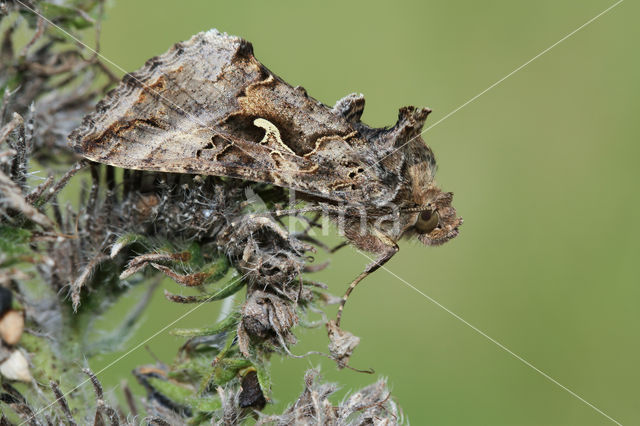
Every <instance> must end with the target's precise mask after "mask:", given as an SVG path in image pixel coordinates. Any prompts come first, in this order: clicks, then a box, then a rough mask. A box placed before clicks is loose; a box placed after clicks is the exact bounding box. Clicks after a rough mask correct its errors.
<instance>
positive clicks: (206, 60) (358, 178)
mask: <svg viewBox="0 0 640 426" xmlns="http://www.w3.org/2000/svg"><path fill="white" fill-rule="evenodd" d="M359 106H360V109H361V105H359ZM337 107H338V106H336V108H337ZM352 112H353V111H337V110H336V109H331V108H329V107H327V106H326V105H324V104H322V103H321V102H319V101H317V100H315V99H313V98H311V97H309V96H308V95H307V94H306V92H305V91H304V89H302V88H294V87H291V86H290V85H288V84H287V83H285V82H284V81H282V80H281V79H279V78H278V77H277V76H275V75H274V74H272V73H271V72H270V71H269V70H267V69H266V68H265V67H264V66H263V65H262V64H261V63H260V62H258V60H257V59H256V58H255V57H254V56H253V51H252V47H251V44H250V43H249V42H247V41H245V40H242V39H240V38H237V37H231V36H228V35H226V34H221V33H219V32H217V31H216V30H211V31H208V32H204V33H200V34H197V35H195V36H194V37H192V38H191V39H190V40H188V41H186V42H183V43H178V44H176V45H175V46H174V47H173V48H172V49H170V50H169V51H168V52H167V53H165V54H164V55H162V56H159V57H156V58H152V59H150V60H149V61H147V63H146V64H145V66H144V67H143V68H142V69H141V70H140V71H138V72H136V73H133V74H129V75H127V76H125V78H124V79H123V81H122V83H121V84H120V85H119V86H118V87H117V88H115V89H114V90H113V91H111V92H110V93H109V94H108V95H107V96H106V97H105V99H104V100H103V101H101V102H100V103H99V104H98V105H97V107H96V111H95V112H94V113H93V114H91V115H89V116H87V117H86V118H85V120H84V122H83V124H82V126H81V127H79V128H78V129H77V130H75V131H74V132H73V133H72V134H71V136H70V138H71V140H72V141H73V143H74V147H75V150H76V151H77V152H79V153H80V154H82V155H83V156H85V157H86V158H88V159H91V160H94V161H97V162H101V163H106V164H110V165H114V166H118V167H125V168H131V169H143V170H150V171H163V172H177V173H194V174H209V175H220V176H230V177H236V178H242V179H247V180H252V181H261V182H268V183H273V184H276V185H279V186H284V187H289V188H292V189H295V190H297V191H301V192H304V193H307V194H310V195H312V196H316V197H321V198H323V199H327V200H334V201H347V200H351V201H352V200H364V199H366V198H367V197H369V196H371V195H373V196H375V194H376V193H377V192H382V191H384V189H385V187H384V184H383V182H381V181H380V178H379V176H378V174H377V173H376V170H377V169H376V168H370V167H369V166H370V164H371V163H373V160H372V159H375V156H374V155H373V153H372V151H374V148H373V147H371V146H370V144H368V143H367V141H366V139H364V138H363V137H362V135H361V134H360V133H359V131H358V130H357V129H356V126H355V125H354V120H348V119H347V118H348V117H349V114H351V113H352ZM360 113H361V111H360ZM357 119H359V114H358V115H357Z"/></svg>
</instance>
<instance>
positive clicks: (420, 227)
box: [415, 210, 440, 234]
mask: <svg viewBox="0 0 640 426" xmlns="http://www.w3.org/2000/svg"><path fill="white" fill-rule="evenodd" d="M438 222H440V217H439V216H438V212H432V211H431V210H425V211H423V212H422V213H420V216H419V217H418V220H417V221H416V225H415V227H416V230H417V231H418V232H420V233H421V234H427V233H429V232H431V231H433V230H434V229H435V227H436V226H438Z"/></svg>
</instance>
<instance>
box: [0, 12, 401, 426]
mask: <svg viewBox="0 0 640 426" xmlns="http://www.w3.org/2000/svg"><path fill="white" fill-rule="evenodd" d="M102 9H103V3H102V1H100V0H68V1H57V2H45V1H34V0H31V1H26V0H25V1H1V2H0V14H1V21H0V33H1V37H2V42H1V43H2V44H1V46H0V58H1V61H0V89H1V103H0V337H1V341H0V376H1V378H2V388H3V391H2V393H0V405H1V406H2V417H1V419H0V423H1V424H18V423H19V424H31V425H39V424H59V423H66V424H95V425H103V424H138V422H139V421H140V420H141V419H145V421H146V422H147V424H171V425H173V424H185V423H190V424H199V423H203V422H212V423H213V424H224V425H232V424H239V423H242V422H243V421H244V420H246V419H248V418H255V419H257V421H258V423H259V424H291V423H304V424H336V425H338V424H396V423H399V422H401V417H400V415H399V412H398V409H397V407H396V405H395V403H394V402H393V401H392V399H391V397H390V395H389V393H388V390H387V389H386V386H385V384H384V382H378V383H376V384H374V385H372V386H369V387H367V388H365V389H362V390H361V391H358V392H356V393H354V394H352V395H351V396H350V397H348V398H347V399H345V400H344V401H343V402H342V403H341V404H339V405H338V406H334V405H332V403H331V402H329V400H328V397H329V395H330V394H331V393H332V392H334V391H335V389H336V388H335V386H333V385H323V384H320V383H319V381H318V379H317V372H314V371H310V372H308V373H307V376H306V377H305V389H304V392H303V393H302V395H301V396H300V398H299V399H298V400H297V401H296V402H295V403H294V404H293V405H292V406H291V407H290V408H289V409H287V410H286V411H285V412H284V413H282V414H281V415H272V416H265V415H262V414H259V411H260V410H262V409H263V408H264V406H265V405H266V404H267V403H268V402H269V401H270V400H271V399H272V396H271V390H270V382H271V373H270V371H269V360H270V357H271V356H272V355H273V354H274V353H280V354H283V355H285V356H286V355H287V354H290V349H289V348H290V347H291V346H292V345H294V344H295V343H296V338H295V335H294V330H295V327H296V326H298V325H301V324H304V325H311V326H313V325H319V324H323V323H326V318H325V316H324V314H323V311H322V309H323V307H324V306H326V305H327V304H329V303H336V302H339V300H340V299H338V298H335V297H333V296H332V295H331V294H329V293H328V292H327V287H326V286H325V285H324V284H322V283H317V282H314V281H312V280H309V279H307V278H306V275H304V274H305V273H306V272H310V271H313V270H317V269H318V268H319V267H318V266H315V265H310V264H309V262H310V260H311V255H312V254H313V253H314V252H316V251H317V250H325V249H326V247H325V246H324V245H323V244H322V243H320V242H319V241H317V240H315V239H314V238H313V236H312V235H311V232H310V231H311V230H312V229H314V228H315V227H318V226H320V224H319V222H318V216H313V217H309V216H306V215H303V214H302V213H300V212H301V211H302V210H301V211H300V212H291V214H290V216H292V217H295V218H296V219H297V220H298V221H300V222H302V223H304V224H305V226H303V227H302V229H300V230H298V231H296V232H292V231H290V230H288V229H287V227H285V226H284V223H283V222H282V219H281V218H280V217H272V216H270V215H268V214H265V212H269V211H272V210H281V209H286V208H289V207H290V206H289V194H288V192H287V191H286V190H284V189H282V188H279V187H276V186H272V185H266V184H257V183H250V182H247V181H243V180H238V179H227V178H219V177H203V176H198V175H187V174H168V173H150V172H139V171H130V170H117V169H115V168H113V167H110V166H101V165H98V164H95V163H91V162H87V161H85V160H82V159H80V158H78V157H76V156H75V155H74V154H73V152H72V151H71V150H70V149H69V147H68V145H67V139H66V138H67V135H68V134H69V132H70V131H71V130H72V129H73V128H75V127H77V126H78V125H79V123H80V122H81V119H82V117H83V116H84V115H85V114H86V113H87V112H88V111H89V110H90V109H91V108H92V107H93V106H94V105H95V103H96V102H97V100H98V98H100V97H101V96H102V95H103V94H104V93H105V92H106V90H107V89H108V88H109V87H110V86H111V85H112V84H113V83H115V82H116V78H115V76H114V75H113V74H112V73H111V72H110V71H109V69H108V68H107V67H106V66H104V64H102V63H101V62H100V60H99V58H98V56H97V55H96V54H95V53H94V52H93V51H90V50H88V49H86V48H85V47H84V45H81V44H78V43H75V42H73V41H71V40H69V39H68V38H66V37H64V36H63V35H62V33H60V32H59V31H58V29H57V28H55V27H54V26H53V25H52V23H53V24H55V26H59V27H61V28H63V29H64V30H65V31H68V32H70V33H72V34H73V35H74V36H75V37H78V38H81V37H82V35H83V34H84V33H86V31H96V33H97V37H96V38H97V39H99V31H100V20H101V19H102ZM18 31H26V32H28V33H29V34H30V35H31V38H30V39H29V40H27V41H26V42H25V43H23V44H21V45H16V42H15V40H16V36H15V35H16V33H17V32H18ZM42 169H44V170H47V173H48V175H47V178H45V179H42V180H40V181H39V180H38V178H37V177H36V175H35V174H34V173H33V171H34V170H42ZM68 185H69V186H70V187H73V188H79V191H78V192H79V197H78V202H77V203H76V204H74V203H71V202H70V201H67V200H68V196H65V195H64V189H65V188H68V187H69V186H68ZM258 201H259V202H258ZM321 267H322V266H321ZM162 277H169V278H171V279H172V280H173V281H174V282H175V283H177V284H178V285H180V286H183V287H191V288H195V289H197V290H199V292H198V294H197V295H195V296H194V295H189V296H183V295H180V294H177V293H175V292H174V290H171V291H170V290H165V295H166V297H167V299H168V300H169V301H172V302H176V303H184V304H194V303H197V304H200V303H208V302H214V301H220V300H223V299H227V300H230V299H229V298H231V297H233V296H234V295H235V294H236V293H238V292H240V291H242V290H244V289H246V297H245V301H244V303H243V304H242V306H241V307H240V309H238V310H233V309H231V310H228V311H226V312H224V310H223V312H224V315H223V316H221V317H220V318H219V320H218V321H217V322H215V323H214V324H205V325H204V326H203V327H201V328H197V329H176V330H173V331H172V333H173V334H175V335H177V336H182V337H184V338H186V341H185V343H184V344H183V345H182V346H181V347H180V348H177V355H176V358H175V360H173V361H172V362H167V363H166V364H163V363H157V364H155V365H147V366H140V367H139V368H137V369H136V370H135V371H134V376H135V378H136V379H137V380H138V381H139V382H140V383H141V384H142V385H143V387H144V388H145V389H146V391H147V394H146V397H145V398H141V396H136V395H132V394H131V391H130V390H129V389H128V387H126V386H125V387H124V389H123V391H124V394H125V397H126V401H127V404H126V406H121V405H119V404H116V403H114V402H113V401H109V398H111V396H110V395H105V394H104V392H103V390H102V386H101V384H100V381H99V380H98V377H96V375H95V374H94V373H93V372H91V371H90V370H89V369H88V368H84V369H83V368H82V367H81V365H82V364H86V360H87V359H89V358H90V357H92V356H94V355H97V354H99V353H108V352H111V351H115V350H117V349H119V348H121V347H123V346H124V345H125V344H126V343H127V339H128V337H129V336H130V335H131V334H132V331H133V330H134V328H135V326H136V325H137V323H138V321H139V319H140V317H141V314H142V312H143V310H144V308H145V307H146V305H147V304H148V302H149V300H150V296H151V294H152V292H153V291H154V289H155V288H156V287H157V286H158V284H159V282H160V279H159V278H162ZM131 286H144V287H146V293H145V294H146V295H145V296H144V297H143V298H141V300H140V301H139V302H138V304H137V305H136V307H135V308H134V309H132V310H131V312H130V313H129V315H128V316H127V317H126V318H124V320H123V321H122V323H121V324H119V325H117V326H114V327H113V330H112V332H111V333H110V334H108V335H101V336H100V337H99V338H98V339H96V338H95V335H96V333H94V332H93V331H94V328H93V327H94V323H95V322H96V320H97V319H98V318H100V317H101V316H102V315H103V314H104V313H105V312H107V311H108V309H109V307H110V306H111V305H112V304H113V303H114V302H115V301H117V300H118V299H119V297H121V296H122V295H124V294H125V293H126V292H127V291H128V289H129V288H130V287H131ZM309 314H317V315H319V316H320V318H322V319H321V320H320V321H313V320H312V319H311V318H307V316H308V315H309ZM327 326H328V328H329V331H330V336H332V341H331V348H330V349H331V350H330V352H331V355H330V356H331V357H332V358H333V359H335V360H336V361H337V362H338V365H339V366H340V367H344V366H346V365H347V362H348V358H349V356H350V354H351V352H352V351H353V349H354V348H355V345H357V341H358V339H357V337H355V336H353V335H351V334H350V333H348V332H346V331H344V330H340V329H338V328H337V327H335V323H328V325H327ZM88 382H90V383H91V384H92V386H81V385H82V384H83V383H88ZM141 403H142V404H141Z"/></svg>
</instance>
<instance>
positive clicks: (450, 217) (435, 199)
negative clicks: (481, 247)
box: [412, 188, 462, 246]
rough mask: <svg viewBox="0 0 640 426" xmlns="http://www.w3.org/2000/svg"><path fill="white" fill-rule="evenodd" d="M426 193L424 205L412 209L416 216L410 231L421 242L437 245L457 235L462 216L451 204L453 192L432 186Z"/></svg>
mask: <svg viewBox="0 0 640 426" xmlns="http://www.w3.org/2000/svg"><path fill="white" fill-rule="evenodd" d="M427 195H428V196H429V198H428V201H427V202H426V204H425V205H423V206H420V207H418V208H416V209H412V210H413V211H414V212H415V217H416V219H415V223H414V225H413V229H412V231H413V233H415V235H416V236H417V237H418V239H419V240H420V241H421V242H422V243H424V244H426V245H428V246H438V245H440V244H443V243H445V242H447V241H449V240H450V239H452V238H454V237H456V236H457V235H458V232H459V231H458V228H459V227H460V225H462V218H461V217H458V216H456V209H455V208H454V207H453V206H452V205H451V201H452V199H453V193H451V192H442V191H440V190H439V189H437V188H432V189H429V190H428V191H427Z"/></svg>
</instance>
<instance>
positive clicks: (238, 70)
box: [70, 30, 462, 321]
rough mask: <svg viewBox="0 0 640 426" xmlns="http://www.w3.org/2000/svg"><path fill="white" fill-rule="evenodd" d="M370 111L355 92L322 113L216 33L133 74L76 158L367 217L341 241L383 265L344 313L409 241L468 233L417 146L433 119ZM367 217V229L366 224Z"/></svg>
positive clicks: (422, 112)
mask: <svg viewBox="0 0 640 426" xmlns="http://www.w3.org/2000/svg"><path fill="white" fill-rule="evenodd" d="M363 108H364V97H363V96H362V95H357V94H351V95H348V96H346V97H345V98H343V99H341V100H339V101H338V102H337V103H336V105H335V106H334V107H333V108H330V107H328V106H326V105H324V104H322V103H321V102H319V101H317V100H315V99H313V98H312V97H310V96H308V94H307V93H306V91H305V90H304V89H302V88H300V87H292V86H290V85H289V84H287V83H286V82H284V81H283V80H281V79H280V78H279V77H277V76H276V75H274V74H273V73H272V72H271V71H269V70H268V69H267V68H266V67H264V66H263V65H262V64H261V63H260V62H259V61H258V60H257V59H256V58H255V57H254V55H253V48H252V46H251V44H250V43H249V42H247V41H245V40H242V39H240V38H238V37H233V36H229V35H227V34H221V33H219V32H218V31H216V30H210V31H207V32H202V33H199V34H196V35H195V36H193V37H192V38H191V39H190V40H188V41H185V42H182V43H178V44H176V45H175V46H173V47H172V48H171V49H170V50H169V51H168V52H167V53H165V54H163V55H161V56H158V57H155V58H152V59H150V60H148V61H147V62H146V64H145V66H144V67H143V68H142V69H140V70H139V71H137V72H135V73H132V74H128V75H127V76H125V78H124V79H123V80H122V82H121V83H120V85H119V86H118V87H116V88H115V89H114V90H112V91H111V92H109V93H108V94H107V95H106V97H105V98H104V99H103V100H102V101H101V102H99V103H98V105H97V106H96V110H95V111H94V112H93V113H91V114H89V115H88V116H87V117H85V119H84V121H83V123H82V125H81V126H80V127H79V128H77V129H76V130H75V131H74V132H73V133H72V134H71V135H70V139H71V141H72V143H73V146H74V148H75V150H76V152H78V153H80V154H81V155H83V156H84V157H86V158H88V159H90V160H93V161H96V162H101V163H106V164H110V165H113V166H119V167H124V168H130V169H139V170H151V171H162V172H176V173H190V174H203V175H216V176H229V177H235V178H240V179H245V180H248V181H254V182H265V183H270V184H273V185H277V186H281V187H285V188H289V189H290V190H294V191H295V192H296V193H297V194H298V197H299V198H302V200H303V201H307V202H308V203H311V204H318V205H322V206H323V210H324V211H325V212H326V213H327V215H329V216H330V217H332V218H334V219H335V218H336V217H337V216H338V215H339V214H338V213H339V212H340V211H344V209H345V208H346V206H356V207H359V208H358V209H356V211H357V213H356V216H357V218H355V219H354V220H352V221H351V220H347V221H346V225H345V226H346V227H345V236H346V238H347V239H348V240H349V242H351V243H352V244H353V245H355V246H356V247H358V248H360V249H362V250H365V251H368V252H372V253H375V254H376V255H377V260H376V261H375V262H373V263H371V264H370V265H369V266H368V267H367V268H366V269H365V271H364V272H363V273H362V274H361V275H360V276H359V277H358V278H357V279H356V280H354V282H353V283H352V284H351V286H350V287H349V290H348V291H347V294H346V296H345V298H344V299H343V302H342V305H341V307H340V311H339V312H340V314H341V312H342V306H343V305H344V302H345V301H346V297H347V296H348V295H349V293H350V292H351V291H352V290H353V288H354V287H355V285H356V284H357V283H358V282H359V281H360V280H362V279H363V278H364V277H365V276H366V275H367V274H369V273H371V272H373V271H374V270H375V269H377V268H379V267H380V266H381V265H383V264H384V263H385V262H386V261H387V260H388V259H390V258H391V257H392V256H393V254H395V253H396V252H397V250H398V246H397V241H398V239H399V238H400V237H401V236H402V235H407V234H411V233H415V234H417V235H418V237H419V238H420V240H421V241H423V242H424V243H426V244H440V243H442V242H444V241H446V240H447V239H450V238H452V237H454V236H455V235H457V232H458V227H459V226H460V225H461V223H462V220H461V219H460V218H458V217H457V216H456V215H455V209H453V207H451V196H450V194H449V195H448V193H443V192H441V191H440V190H439V189H438V188H437V187H436V186H435V185H434V183H433V175H434V173H435V160H434V157H433V153H432V151H431V150H430V149H429V148H428V147H427V146H426V145H425V144H424V142H423V141H422V139H421V138H420V132H421V130H422V126H423V124H424V121H425V120H426V117H427V115H428V113H429V112H430V110H428V109H427V108H415V107H405V108H401V109H400V111H399V116H398V121H397V123H396V124H395V125H394V126H393V127H391V128H371V127H369V126H367V125H366V124H364V123H362V122H361V121H360V117H361V115H362V111H363ZM390 206H391V207H390ZM389 211H392V213H393V215H392V216H391V217H392V218H397V219H394V220H397V223H394V224H393V225H394V227H392V228H389V227H388V226H381V222H380V217H381V216H384V215H389V214H390V213H389ZM421 211H429V212H432V214H434V215H437V217H438V218H439V219H438V220H439V222H438V224H437V225H436V226H435V227H434V228H433V229H432V230H431V231H429V232H422V230H423V229H425V228H424V227H420V226H418V227H417V228H416V227H415V225H416V224H417V223H418V220H419V218H420V214H419V213H420V212H421ZM363 215H364V216H365V220H364V222H366V224H367V226H365V227H363V226H359V225H358V223H359V222H360V223H361V222H362V221H363V220H362V219H363V217H362V216H363ZM340 314H339V315H340ZM339 318H340V317H338V321H339Z"/></svg>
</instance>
